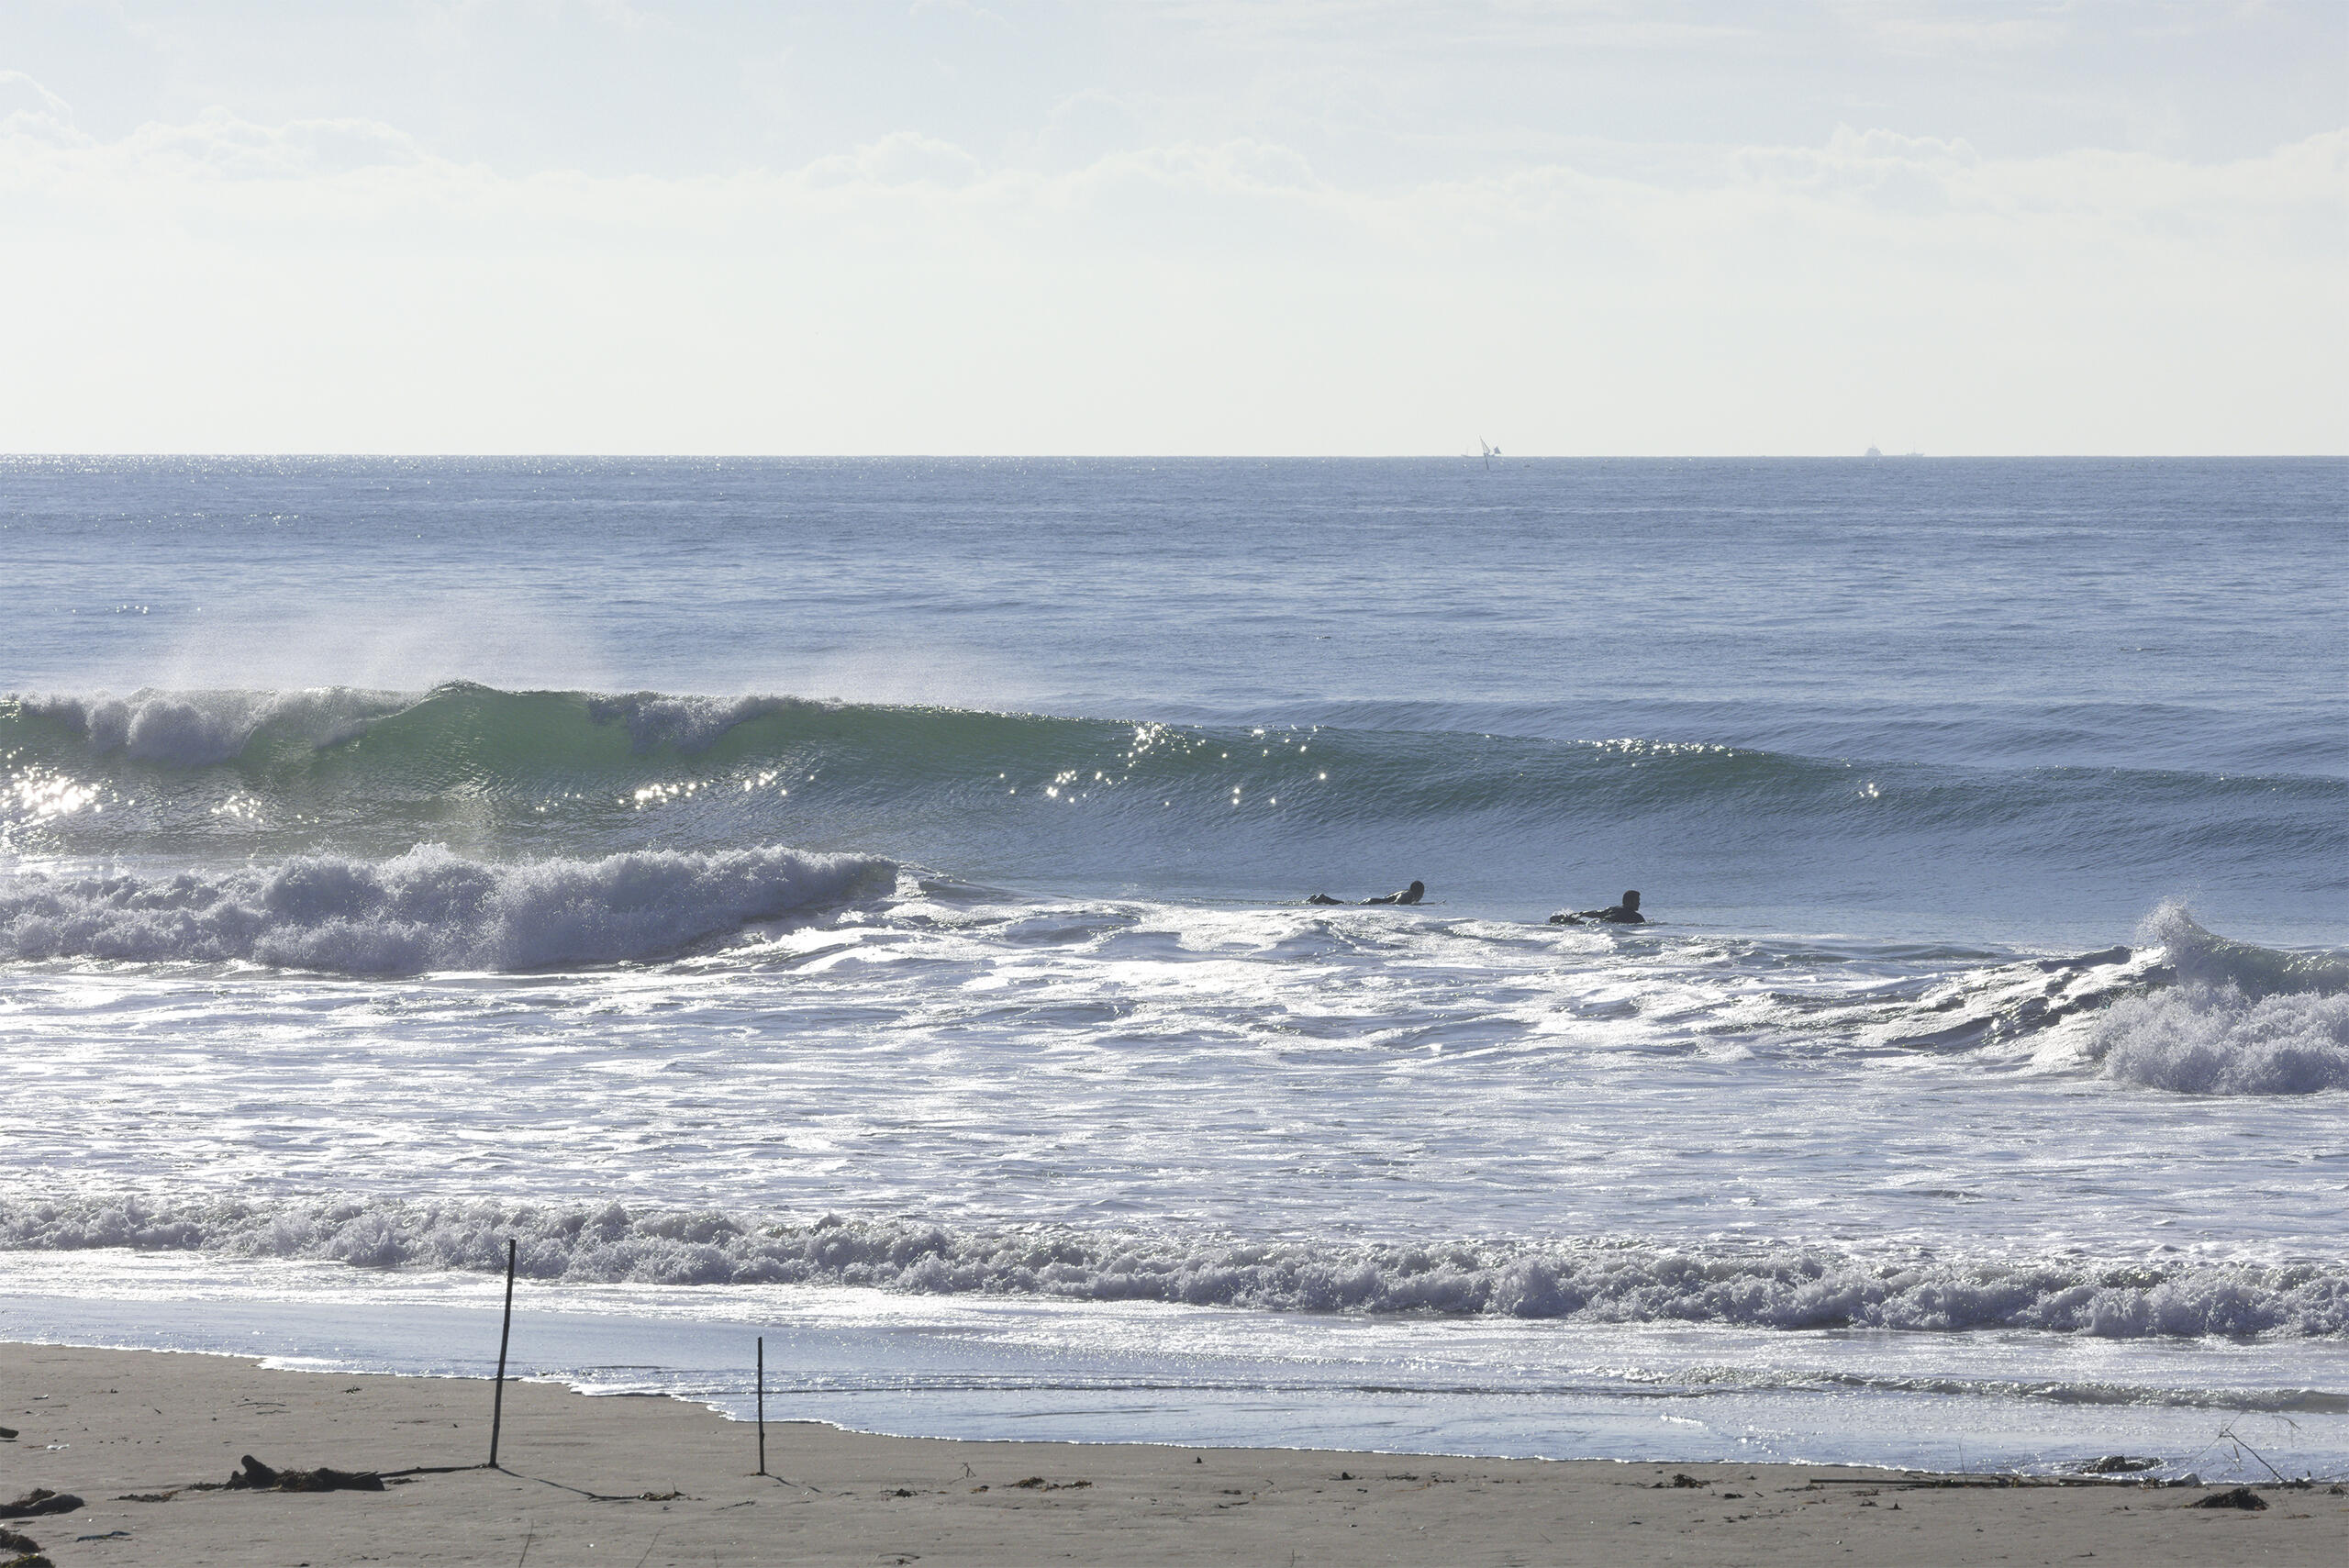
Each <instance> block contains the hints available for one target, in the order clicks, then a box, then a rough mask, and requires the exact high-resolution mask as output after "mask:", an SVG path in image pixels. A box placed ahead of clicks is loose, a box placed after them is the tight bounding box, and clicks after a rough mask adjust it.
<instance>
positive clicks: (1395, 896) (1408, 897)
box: [1306, 882, 1428, 904]
mask: <svg viewBox="0 0 2349 1568" xmlns="http://www.w3.org/2000/svg"><path fill="white" fill-rule="evenodd" d="M1427 891H1428V887H1427V884H1425V883H1423V882H1415V883H1413V884H1411V885H1410V886H1408V887H1407V888H1405V889H1403V891H1402V892H1400V893H1389V894H1387V895H1385V896H1383V897H1379V898H1365V899H1364V900H1363V902H1364V904H1417V903H1418V902H1419V900H1420V899H1421V898H1423V897H1425V896H1426V895H1427ZM1306 902H1307V903H1308V904H1343V903H1344V902H1345V900H1344V899H1342V898H1332V897H1330V895H1328V894H1326V893H1317V894H1315V895H1313V896H1312V897H1310V898H1308V899H1307V900H1306Z"/></svg>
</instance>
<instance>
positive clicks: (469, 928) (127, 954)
mask: <svg viewBox="0 0 2349 1568" xmlns="http://www.w3.org/2000/svg"><path fill="white" fill-rule="evenodd" d="M892 870H894V867H892V866H891V864H890V862H885V861H879V860H873V859H868V858H864V857H859V856H849V855H813V854H803V853H801V852H799V851H794V850H784V849H757V850H738V851H726V852H722V853H707V854H701V853H679V852H674V851H659V850H646V851H635V852H632V853H628V854H618V855H609V856H607V857H605V858H603V859H600V860H546V861H534V862H521V863H518V864H490V863H484V862H480V861H471V860H466V859H463V858H462V857H460V856H458V855H455V854H452V853H451V852H450V851H448V850H446V849H443V848H441V847H440V846H438V845H419V846H418V847H417V848H416V849H413V850H410V851H408V852H407V853H406V854H403V855H399V856H396V857H395V858H393V859H390V860H385V861H362V860H351V859H346V858H344V857H342V856H339V855H300V856H295V857H294V858H292V859H289V860H286V861H283V862H278V863H276V864H273V865H259V866H249V867H240V868H239V869H236V870H233V871H227V872H219V873H193V872H188V873H180V874H177V875H157V876H141V875H136V874H130V873H116V874H106V875H90V876H51V875H48V874H44V873H38V872H20V873H14V874H11V875H8V876H6V878H5V879H0V959H12V960H28V959H60V958H67V959H72V958H81V959H110V960H122V961H128V962H142V963H158V962H224V961H235V960H244V961H250V962H256V963H265V964H274V965H279V966H283V967H287V968H299V969H323V970H334V971H339V972H341V973H351V974H406V973H417V972H419V971H423V970H431V969H499V970H518V969H542V968H549V967H553V966H558V965H575V964H595V963H615V962H624V961H627V960H631V959H648V958H658V957H662V956H664V955H666V954H670V953H674V952H675V951H678V950H680V949H681V948H684V947H685V946H688V945H690V944H691V943H693V942H695V941H697V940H701V939H703V938H706V937H709V936H712V935H715V934H717V933H719V932H723V931H729V930H732V929H736V928H738V927H740V926H742V925H744V924H745V923H747V922H750V921H754V920H762V919H771V918H774V917H777V916H780V915H783V914H785V913H787V912H789V911H791V910H794V909H799V908H804V907H807V906H811V905H822V904H829V903H837V902H839V901H841V900H843V899H845V898H848V897H850V896H852V895H853V893H854V892H855V891H856V890H857V889H858V887H859V886H860V884H865V883H867V882H868V881H869V879H873V878H875V877H876V876H879V875H885V874H886V873H889V872H890V871H892Z"/></svg>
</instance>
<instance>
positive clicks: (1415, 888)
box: [1403, 882, 1428, 898]
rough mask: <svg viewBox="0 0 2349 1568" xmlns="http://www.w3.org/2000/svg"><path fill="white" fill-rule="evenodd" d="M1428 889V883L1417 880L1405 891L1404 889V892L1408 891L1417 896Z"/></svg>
mask: <svg viewBox="0 0 2349 1568" xmlns="http://www.w3.org/2000/svg"><path fill="white" fill-rule="evenodd" d="M1427 890H1428V884H1426V883H1424V882H1415V883H1413V884H1411V885H1410V886H1408V887H1407V888H1405V889H1404V890H1403V891H1404V892H1406V893H1408V894H1409V895H1411V896H1412V897H1414V898H1417V897H1418V896H1419V895H1420V894H1422V893H1425V892H1426V891H1427Z"/></svg>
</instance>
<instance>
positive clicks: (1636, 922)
mask: <svg viewBox="0 0 2349 1568" xmlns="http://www.w3.org/2000/svg"><path fill="white" fill-rule="evenodd" d="M1585 920H1597V921H1599V922H1600V923H1602V924H1604V925H1609V926H1644V925H1646V924H1647V923H1648V917H1646V916H1645V915H1642V914H1641V913H1640V895H1638V894H1637V893H1626V894H1624V895H1623V902H1621V903H1620V904H1618V905H1616V906H1614V907H1613V908H1612V909H1577V910H1575V912H1574V913H1573V914H1571V915H1565V914H1558V915H1553V916H1551V917H1550V924H1552V925H1553V926H1579V925H1581V924H1582V923H1583V922H1584V921H1585Z"/></svg>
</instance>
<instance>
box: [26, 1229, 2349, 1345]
mask: <svg viewBox="0 0 2349 1568" xmlns="http://www.w3.org/2000/svg"><path fill="white" fill-rule="evenodd" d="M509 1236H510V1237H512V1238H514V1239H515V1240H516V1242H517V1249H516V1255H517V1259H518V1268H519V1270H520V1272H521V1273H523V1274H524V1275H525V1276H526V1277H529V1278H532V1279H541V1280H559V1281H564V1282H569V1283H573V1284H588V1283H633V1284H664V1285H705V1286H718V1285H746V1284H810V1285H838V1286H861V1287H866V1288H872V1289H878V1290H885V1291H892V1292H896V1293H900V1294H907V1295H925V1296H963V1295H971V1296H1015V1297H1016V1296H1031V1297H1050V1298H1053V1299H1059V1300H1093V1301H1157V1302H1167V1303H1176V1304H1182V1305H1187V1306H1195V1307H1243V1308H1250V1309H1253V1310H1258V1311H1272V1312H1328V1313H1349V1314H1364V1315H1392V1314H1421V1315H1427V1316H1433V1317H1455V1318H1477V1317H1482V1318H1557V1319H1568V1320H1580V1321H1587V1322H1593V1323H1717V1324H1725V1325H1732V1326H1741V1327H1748V1328H1761V1329H1788V1330H1796V1329H1842V1328H1869V1329H1898V1330H1909V1331H1920V1332H1945V1331H1953V1330H1963V1329H2037V1330H2043V1331H2046V1332H2052V1333H2063V1334H2076V1335H2083V1336H2087V1337H2092V1338H2100V1339H2115V1340H2143V1339H2176V1338H2201V1337H2206V1336H2221V1337H2227V1338H2235V1339H2279V1340H2292V1339H2315V1338H2324V1339H2337V1338H2341V1337H2343V1336H2349V1269H2343V1268H2342V1267H2340V1266H2338V1265H2321V1264H2314V1263H2301V1264H2281V1265H2264V1264H2250V1263H2207V1262H2151V1263H2149V1262H2091V1261H2087V1260H2081V1259H2076V1258H2061V1259H2045V1260H2026V1261H2010V1260H1980V1261H1973V1262H1950V1261H1928V1262H1904V1261H1882V1260H1870V1259H1865V1258H1861V1257H1855V1256H1852V1255H1849V1254H1844V1253H1839V1252H1836V1251H1831V1250H1829V1249H1824V1248H1817V1247H1798V1246H1783V1247H1775V1248H1758V1247H1757V1248H1753V1249H1750V1250H1742V1251H1731V1250H1728V1249H1723V1250H1720V1251H1697V1250H1691V1249H1675V1248H1669V1247H1662V1246H1655V1245H1631V1246H1623V1245H1608V1244H1602V1243H1597V1242H1586V1243H1553V1244H1545V1243H1533V1242H1502V1241H1454V1242H1431V1243H1422V1244H1411V1243H1389V1244H1360V1243H1336V1242H1319V1241H1290V1242H1253V1243H1252V1242H1241V1241H1233V1240H1184V1239H1182V1238H1179V1237H1173V1236H1164V1235H1149V1234H1139V1233H1122V1232H1105V1231H1095V1230H1086V1229H1074V1228H1068V1227H1043V1226H1037V1227H1022V1228H1017V1229H968V1230H950V1229H945V1228H943V1227H941V1226H937V1225H930V1224H924V1223H920V1222H918V1221H906V1220H872V1219H843V1218H838V1217H830V1216H828V1217H826V1218H821V1219H818V1220H816V1221H814V1222H813V1223H806V1224H800V1223H783V1222H769V1221H762V1220H760V1219H757V1218H748V1217H744V1216H740V1215H729V1214H725V1213H719V1212H714V1211H690V1210H683V1209H654V1208H640V1209H629V1208H627V1207H622V1206H621V1205H618V1204H605V1205H601V1206H580V1207H528V1206H524V1207H510V1206H506V1205H500V1204H494V1203H465V1202H441V1203H431V1202H387V1201H375V1202H362V1201H340V1200H330V1199H328V1200H312V1201H306V1202H286V1203H278V1204H255V1203H245V1202H236V1201H218V1202H205V1201H195V1202H184V1203H168V1202H166V1203H151V1202H148V1201H145V1200H142V1199H136V1198H132V1199H110V1198H100V1197H90V1198H64V1199H55V1200H31V1201H28V1200H23V1199H0V1249H6V1250H11V1251H78V1250H87V1249H94V1248H128V1249H135V1250H139V1251H195V1252H205V1253H212V1254H221V1255H228V1256H237V1257H249V1258H279V1259H295V1260H306V1261H317V1262H342V1263H348V1264H351V1265H353V1266H355V1267H361V1268H370V1269H393V1270H432V1271H462V1272H473V1273H495V1272H497V1271H499V1270H502V1269H503V1268H504V1266H505V1262H506V1240H507V1237H509Z"/></svg>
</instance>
